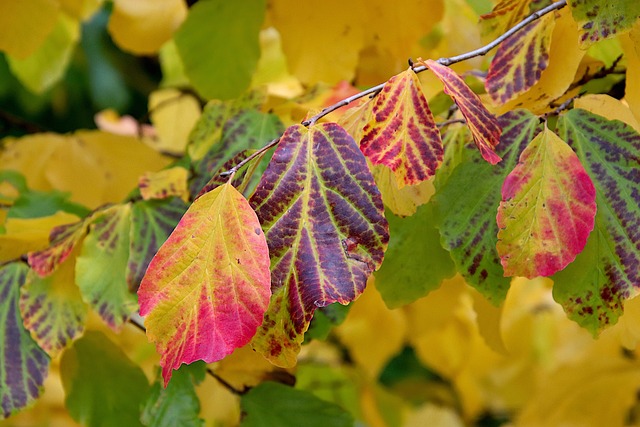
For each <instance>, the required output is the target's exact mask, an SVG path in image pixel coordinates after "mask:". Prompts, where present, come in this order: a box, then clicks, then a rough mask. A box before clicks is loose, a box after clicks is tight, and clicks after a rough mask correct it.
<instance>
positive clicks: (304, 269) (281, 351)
mask: <svg viewBox="0 0 640 427" xmlns="http://www.w3.org/2000/svg"><path fill="white" fill-rule="evenodd" d="M250 202H251V205H252V206H253V208H254V209H255V211H256V213H257V214H258V218H259V219H260V223H261V224H262V228H263V230H264V232H265V235H266V237H267V243H268V244H269V255H270V257H271V290H272V292H273V295H272V297H271V302H270V304H269V309H268V310H267V313H266V314H265V321H264V323H263V325H262V326H261V327H260V328H259V329H258V332H257V333H256V337H255V338H254V339H253V341H252V346H253V347H254V349H256V351H258V352H259V353H261V354H262V355H263V356H265V357H266V358H267V359H269V360H270V361H271V362H272V363H274V364H276V365H279V366H292V365H294V364H295V363H296V356H297V354H298V352H299V349H300V343H301V342H302V340H303V334H304V332H305V331H306V330H307V328H308V326H309V322H310V320H311V318H312V317H313V313H314V311H315V310H316V308H318V307H324V306H326V305H329V304H332V303H334V302H340V303H342V304H347V303H349V302H350V301H353V300H354V299H355V298H357V297H358V295H360V293H362V291H363V290H364V288H365V286H366V283H367V278H368V277H369V276H370V275H371V273H372V272H373V271H374V270H376V269H377V268H378V267H379V266H380V264H381V263H382V258H383V256H384V250H385V249H386V246H387V241H388V239H389V235H388V224H387V221H386V219H385V218H384V214H383V205H382V198H381V196H380V192H379V191H378V189H377V188H376V186H375V184H374V181H373V177H372V176H371V173H370V172H369V169H368V168H367V164H366V159H365V158H364V156H363V155H362V153H361V152H360V150H359V148H358V146H357V145H356V143H355V141H354V140H353V138H351V136H349V134H348V133H347V132H346V131H345V130H344V129H342V128H341V127H340V126H339V125H337V124H335V123H322V124H316V125H314V126H311V128H309V129H307V128H305V127H304V126H302V125H294V126H291V127H289V128H288V129H287V130H286V131H285V133H284V135H283V136H282V138H281V139H280V143H279V145H278V148H277V150H276V151H275V153H274V154H273V157H272V159H271V162H270V163H269V166H268V168H267V170H266V172H265V173H264V175H263V176H262V179H261V181H260V183H259V184H258V188H257V189H256V192H255V193H254V195H253V196H252V197H251V200H250Z"/></svg>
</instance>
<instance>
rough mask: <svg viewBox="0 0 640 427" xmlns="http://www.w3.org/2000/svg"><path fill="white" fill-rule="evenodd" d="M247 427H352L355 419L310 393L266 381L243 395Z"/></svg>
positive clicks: (243, 423)
mask: <svg viewBox="0 0 640 427" xmlns="http://www.w3.org/2000/svg"><path fill="white" fill-rule="evenodd" d="M240 404H241V407H242V411H243V413H244V414H245V416H244V418H243V420H242V426H243V427H284V426H294V425H295V426H305V427H326V426H332V427H351V426H353V418H352V417H351V415H350V414H349V413H348V412H347V411H345V410H344V409H342V408H341V407H340V406H338V405H336V404H335V403H332V402H327V401H326V400H322V399H320V398H318V397H316V396H314V395H313V394H311V393H310V392H308V391H303V390H297V389H295V388H293V387H289V386H286V385H283V384H279V383H274V382H271V381H266V382H264V383H262V384H260V385H259V386H257V387H255V388H253V389H251V391H249V393H247V394H245V395H244V396H242V400H241V403H240Z"/></svg>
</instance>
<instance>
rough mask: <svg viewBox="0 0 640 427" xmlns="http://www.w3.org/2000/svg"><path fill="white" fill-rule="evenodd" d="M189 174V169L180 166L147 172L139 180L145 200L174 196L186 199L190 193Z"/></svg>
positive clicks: (141, 193)
mask: <svg viewBox="0 0 640 427" xmlns="http://www.w3.org/2000/svg"><path fill="white" fill-rule="evenodd" d="M188 176H189V171H187V170H186V169H185V168H182V167H179V166H176V167H173V168H169V169H163V170H161V171H159V172H148V173H145V174H144V175H142V176H141V177H140V181H138V187H139V188H140V195H141V196H142V199H143V200H150V199H166V198H167V197H172V196H178V197H181V198H183V199H186V198H187V197H188V195H189V190H188V188H187V178H188Z"/></svg>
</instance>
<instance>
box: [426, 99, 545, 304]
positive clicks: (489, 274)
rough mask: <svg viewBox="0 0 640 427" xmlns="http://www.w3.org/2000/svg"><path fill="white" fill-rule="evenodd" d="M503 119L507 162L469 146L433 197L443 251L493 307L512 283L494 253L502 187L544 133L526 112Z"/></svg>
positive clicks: (503, 150)
mask: <svg viewBox="0 0 640 427" xmlns="http://www.w3.org/2000/svg"><path fill="white" fill-rule="evenodd" d="M499 120H500V127H501V128H502V129H503V133H502V137H501V140H500V145H499V146H498V153H499V154H500V155H502V156H503V157H504V160H503V161H502V162H500V163H499V164H497V165H495V166H492V165H490V164H488V163H486V162H485V161H483V159H482V158H481V157H480V156H479V155H478V153H477V150H475V149H469V148H465V149H464V151H463V160H462V162H461V163H460V164H459V165H458V166H457V167H456V168H455V169H453V171H452V172H451V175H450V176H449V177H448V178H447V179H446V180H445V181H444V182H443V183H442V184H439V183H438V181H436V194H435V196H434V200H435V203H436V213H437V214H436V218H437V224H436V227H438V229H439V230H440V236H441V241H442V245H443V247H444V248H445V249H447V250H448V251H450V253H451V258H452V259H453V260H454V263H455V264H456V269H457V271H458V272H460V273H461V274H462V275H463V276H464V278H465V279H466V280H467V282H468V283H469V284H470V285H472V286H473V287H475V288H476V289H477V290H478V291H480V293H482V294H483V295H484V296H485V297H486V298H487V299H488V300H489V301H491V303H493V304H494V305H498V304H499V303H500V302H501V301H502V300H503V299H504V297H505V295H506V293H507V290H508V289H509V283H510V279H508V278H505V277H504V270H503V268H502V265H501V264H500V257H499V256H498V252H497V250H496V242H497V237H496V236H497V234H498V226H497V224H496V209H497V207H498V204H499V203H500V199H501V197H500V188H501V186H502V183H503V182H504V179H505V178H506V177H507V175H508V174H509V172H511V170H512V169H513V168H514V167H515V165H516V163H517V160H518V156H519V155H520V152H521V151H522V150H523V149H524V147H526V145H527V144H528V143H529V142H530V141H531V140H532V139H533V137H534V136H535V135H537V134H538V132H540V131H541V130H542V129H541V128H542V126H541V125H540V122H539V120H538V118H537V117H536V116H534V115H533V114H531V113H529V112H527V111H524V110H516V111H513V112H511V113H508V114H505V115H504V116H501V117H500V119H499Z"/></svg>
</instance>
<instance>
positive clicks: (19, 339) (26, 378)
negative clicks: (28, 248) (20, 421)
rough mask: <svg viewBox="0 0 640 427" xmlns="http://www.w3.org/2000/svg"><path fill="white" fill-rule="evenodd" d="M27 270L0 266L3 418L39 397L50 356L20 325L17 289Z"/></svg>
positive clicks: (18, 265) (0, 395) (0, 400)
mask: <svg viewBox="0 0 640 427" xmlns="http://www.w3.org/2000/svg"><path fill="white" fill-rule="evenodd" d="M27 271H28V268H27V266H26V265H24V264H22V263H11V264H6V265H4V266H2V267H0V406H1V407H2V418H7V417H8V416H9V415H11V414H13V413H14V412H16V411H18V410H20V409H22V408H24V407H26V406H27V405H29V404H30V403H31V402H33V401H34V400H35V399H37V398H38V397H39V396H40V393H41V392H42V384H43V383H44V380H45V377H46V376H47V371H48V368H49V357H48V356H47V354H46V353H45V352H44V351H42V349H41V348H40V347H38V345H37V344H36V343H35V342H34V341H33V339H32V338H31V336H30V335H29V332H28V331H27V330H26V329H25V328H24V326H23V325H22V318H21V316H20V313H19V311H18V299H19V295H20V286H22V285H23V284H24V282H25V280H26V276H27Z"/></svg>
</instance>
